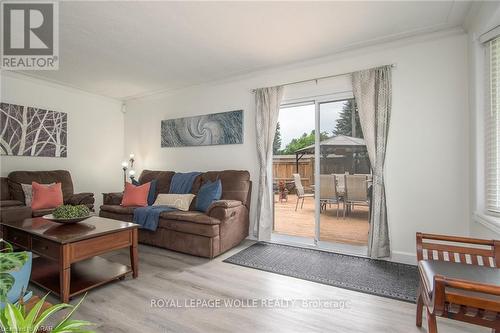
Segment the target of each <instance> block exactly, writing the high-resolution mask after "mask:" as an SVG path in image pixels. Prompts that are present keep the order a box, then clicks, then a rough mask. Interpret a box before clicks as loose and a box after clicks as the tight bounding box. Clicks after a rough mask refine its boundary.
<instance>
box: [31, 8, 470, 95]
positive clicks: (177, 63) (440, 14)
mask: <svg viewBox="0 0 500 333" xmlns="http://www.w3.org/2000/svg"><path fill="white" fill-rule="evenodd" d="M469 7H470V2H454V1H442V2H403V1H401V2H390V1H388V2H61V3H60V8H59V10H60V65H59V70H58V71H32V72H25V73H26V74H29V75H35V76H37V77H41V78H43V79H47V80H52V81H56V82H59V83H62V84H66V85H69V86H73V87H76V88H79V89H83V90H86V91H90V92H95V93H98V94H101V95H106V96H110V97H114V98H119V99H126V98H130V97H136V96H140V95H142V94H147V93H150V92H155V91H162V90H169V89H175V88H180V87H185V86H189V85H193V84H199V83H202V82H207V81H211V80H217V79H221V78H224V77H229V76H232V75H236V74H241V73H246V72H251V71H255V70H259V69H263V68H268V67H272V66H278V65H284V64H289V63H292V62H296V61H301V60H306V59H311V58H316V57H321V56H326V55H328V54H332V53H334V52H338V51H340V50H345V49H349V48H354V47H360V46H363V45H368V44H373V43H375V42H379V41H380V42H382V41H388V40H393V39H397V38H401V37H405V36H411V35H416V34H421V33H426V32H431V31H437V30H441V29H447V28H451V27H456V26H459V25H462V24H463V21H464V18H465V16H466V14H467V12H468V10H469Z"/></svg>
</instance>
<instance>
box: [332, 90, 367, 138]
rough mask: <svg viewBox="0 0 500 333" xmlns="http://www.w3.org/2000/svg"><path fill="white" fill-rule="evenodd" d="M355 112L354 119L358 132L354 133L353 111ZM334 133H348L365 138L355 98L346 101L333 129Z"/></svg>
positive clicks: (347, 134) (348, 134)
mask: <svg viewBox="0 0 500 333" xmlns="http://www.w3.org/2000/svg"><path fill="white" fill-rule="evenodd" d="M353 112H354V121H355V123H356V133H355V135H353V133H352V113H353ZM333 135H335V136H337V135H346V136H355V137H357V138H363V131H362V130H361V123H360V121H359V114H358V111H357V107H356V102H355V101H354V99H350V100H348V101H346V102H345V103H344V106H343V107H342V111H341V112H340V115H339V119H338V120H337V124H336V126H335V129H334V130H333Z"/></svg>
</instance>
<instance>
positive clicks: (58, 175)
mask: <svg viewBox="0 0 500 333" xmlns="http://www.w3.org/2000/svg"><path fill="white" fill-rule="evenodd" d="M7 177H8V178H9V188H10V194H11V197H12V199H14V200H17V201H21V202H25V198H24V191H23V188H22V186H21V184H31V182H37V183H39V184H51V183H61V187H62V193H63V199H64V200H66V199H67V198H69V197H71V196H72V195H73V193H74V192H73V180H72V179H71V174H70V173H69V171H67V170H49V171H12V172H11V173H9V175H8V176H7Z"/></svg>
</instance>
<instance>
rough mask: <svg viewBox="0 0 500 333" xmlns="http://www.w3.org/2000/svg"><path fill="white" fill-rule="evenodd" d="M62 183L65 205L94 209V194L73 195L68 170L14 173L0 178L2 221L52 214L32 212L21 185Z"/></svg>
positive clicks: (0, 217)
mask: <svg viewBox="0 0 500 333" xmlns="http://www.w3.org/2000/svg"><path fill="white" fill-rule="evenodd" d="M33 181H35V182H38V183H40V184H50V183H61V187H62V192H63V200H64V204H67V205H86V206H87V207H89V208H90V209H91V210H93V208H94V194H93V193H78V194H75V193H73V181H72V179H71V174H70V173H69V171H66V170H52V171H13V172H11V173H10V174H9V175H8V176H7V177H2V178H0V195H1V196H0V221H8V220H15V219H24V218H29V217H38V216H42V215H45V214H50V213H51V212H52V209H41V210H35V211H32V210H31V207H26V205H25V200H24V192H23V188H22V186H21V184H31V183H32V182H33Z"/></svg>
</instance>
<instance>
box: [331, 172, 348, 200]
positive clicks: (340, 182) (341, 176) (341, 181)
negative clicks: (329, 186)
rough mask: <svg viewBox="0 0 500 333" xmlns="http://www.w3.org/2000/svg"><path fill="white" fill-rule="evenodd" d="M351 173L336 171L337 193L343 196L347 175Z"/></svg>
mask: <svg viewBox="0 0 500 333" xmlns="http://www.w3.org/2000/svg"><path fill="white" fill-rule="evenodd" d="M348 174H349V173H348V172H346V173H334V174H333V175H334V176H335V180H336V181H337V193H338V194H339V195H340V196H342V195H343V194H344V192H345V175H348Z"/></svg>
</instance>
